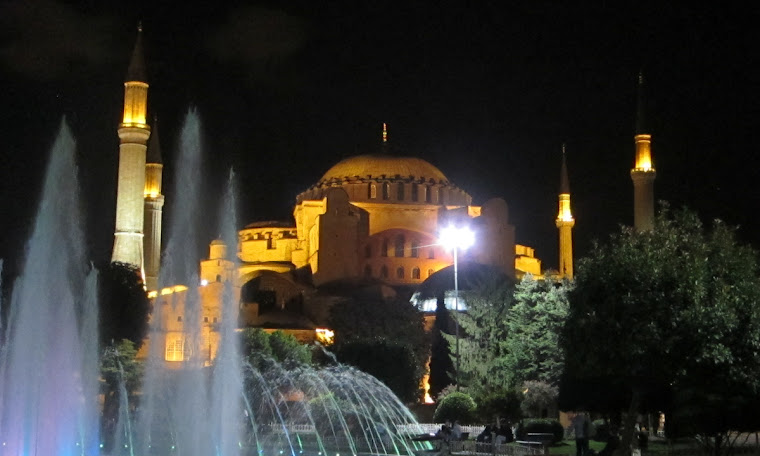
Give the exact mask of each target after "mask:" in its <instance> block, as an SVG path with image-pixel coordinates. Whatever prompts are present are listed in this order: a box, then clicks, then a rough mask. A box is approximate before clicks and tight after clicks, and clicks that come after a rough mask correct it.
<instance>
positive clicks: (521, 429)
mask: <svg viewBox="0 0 760 456" xmlns="http://www.w3.org/2000/svg"><path fill="white" fill-rule="evenodd" d="M536 432H539V433H548V434H552V435H553V436H554V438H553V439H552V444H556V443H559V442H561V441H562V439H563V438H564V437H565V429H564V428H563V427H562V425H561V424H560V423H559V421H557V420H548V419H527V420H524V421H523V422H522V423H521V424H520V426H518V427H517V435H516V436H515V437H516V438H517V440H529V438H528V434H532V433H536Z"/></svg>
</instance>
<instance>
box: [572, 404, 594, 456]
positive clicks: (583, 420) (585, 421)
mask: <svg viewBox="0 0 760 456" xmlns="http://www.w3.org/2000/svg"><path fill="white" fill-rule="evenodd" d="M572 425H573V431H574V432H575V454H576V456H585V455H586V454H588V438H589V434H590V431H591V420H589V418H588V415H587V414H586V413H584V412H579V413H576V414H575V416H573V420H572Z"/></svg>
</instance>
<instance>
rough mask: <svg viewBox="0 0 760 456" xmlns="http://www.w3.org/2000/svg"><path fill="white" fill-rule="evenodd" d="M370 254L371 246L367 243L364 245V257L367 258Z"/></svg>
mask: <svg viewBox="0 0 760 456" xmlns="http://www.w3.org/2000/svg"><path fill="white" fill-rule="evenodd" d="M371 256H372V246H371V245H369V244H367V245H365V246H364V257H365V258H369V257H371Z"/></svg>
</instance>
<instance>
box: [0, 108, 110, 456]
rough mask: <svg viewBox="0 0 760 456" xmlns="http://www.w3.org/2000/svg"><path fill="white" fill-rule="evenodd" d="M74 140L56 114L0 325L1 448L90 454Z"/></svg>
mask: <svg viewBox="0 0 760 456" xmlns="http://www.w3.org/2000/svg"><path fill="white" fill-rule="evenodd" d="M74 149H75V143H74V139H73V137H72V135H71V131H70V130H69V128H68V127H67V126H66V122H65V121H63V122H62V124H61V127H60V131H59V132H58V137H57V139H56V141H55V144H54V145H53V147H52V150H51V155H50V161H49V165H48V169H47V172H46V177H45V181H44V184H43V192H42V198H41V202H40V205H39V209H38V212H37V218H36V220H35V223H34V226H33V229H32V234H31V237H30V238H29V241H28V244H27V246H26V257H25V259H24V262H23V269H22V274H21V276H19V278H18V279H17V280H16V281H15V283H14V284H13V291H12V293H11V298H10V311H9V317H8V318H7V322H6V326H5V327H4V328H3V339H2V354H1V355H0V356H1V357H0V379H2V384H1V385H2V387H1V389H0V445H2V446H0V453H2V454H4V455H5V454H7V455H14V456H15V455H24V456H26V455H61V456H68V455H75V454H97V447H98V442H99V439H98V435H97V429H98V425H97V423H98V412H97V406H96V397H97V391H98V346H97V340H98V335H97V321H98V312H97V309H98V308H97V302H96V294H95V291H96V274H95V272H94V271H93V270H91V269H90V268H88V266H87V261H86V254H85V252H86V250H85V239H84V236H83V231H82V224H83V220H84V218H83V217H82V215H81V214H80V211H79V201H80V199H79V186H78V183H77V169H76V165H75V155H74Z"/></svg>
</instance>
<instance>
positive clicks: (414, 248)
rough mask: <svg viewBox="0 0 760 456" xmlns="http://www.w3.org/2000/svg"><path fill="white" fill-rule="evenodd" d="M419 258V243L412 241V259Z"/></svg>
mask: <svg viewBox="0 0 760 456" xmlns="http://www.w3.org/2000/svg"><path fill="white" fill-rule="evenodd" d="M419 257H420V241H418V240H417V239H412V258H419Z"/></svg>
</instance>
